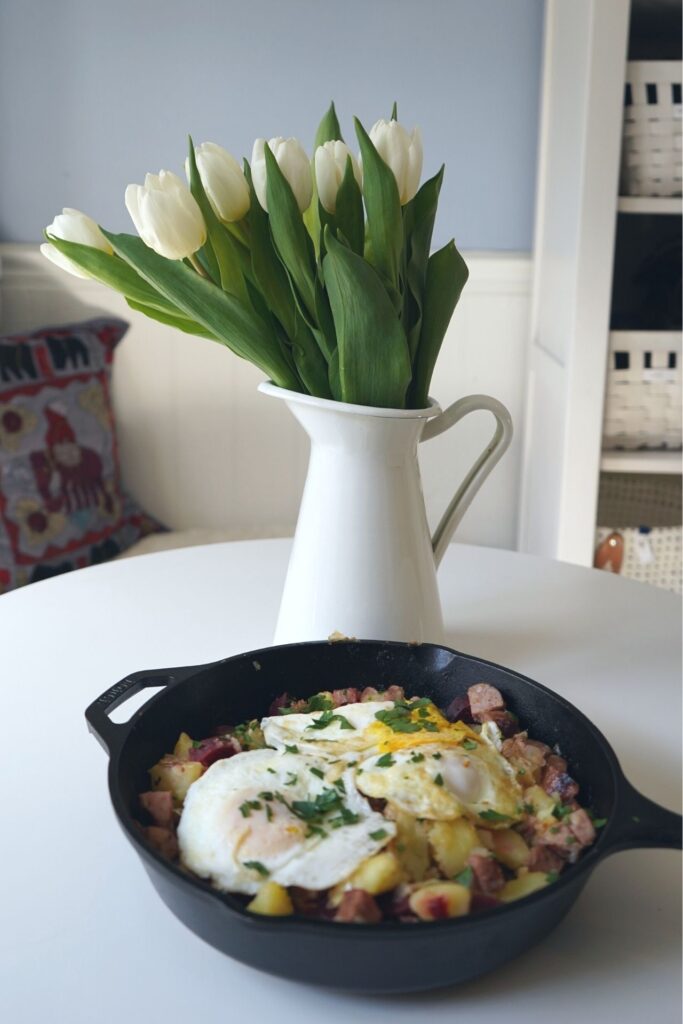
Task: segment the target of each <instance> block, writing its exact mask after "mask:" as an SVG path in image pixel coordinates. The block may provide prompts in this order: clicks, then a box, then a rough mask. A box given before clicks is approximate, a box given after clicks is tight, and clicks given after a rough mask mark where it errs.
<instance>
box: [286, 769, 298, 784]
mask: <svg viewBox="0 0 683 1024" xmlns="http://www.w3.org/2000/svg"><path fill="white" fill-rule="evenodd" d="M298 781H299V776H298V775H296V774H295V773H294V772H287V778H286V779H285V786H296V784H297V782H298Z"/></svg>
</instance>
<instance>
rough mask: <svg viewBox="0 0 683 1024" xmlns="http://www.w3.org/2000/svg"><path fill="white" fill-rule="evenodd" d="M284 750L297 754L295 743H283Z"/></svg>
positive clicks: (297, 749)
mask: <svg viewBox="0 0 683 1024" xmlns="http://www.w3.org/2000/svg"><path fill="white" fill-rule="evenodd" d="M285 752H286V753H287V754H298V753H299V748H298V747H297V745H296V743H285Z"/></svg>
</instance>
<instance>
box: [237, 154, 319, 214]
mask: <svg viewBox="0 0 683 1024" xmlns="http://www.w3.org/2000/svg"><path fill="white" fill-rule="evenodd" d="M268 147H269V149H270V151H271V153H272V154H273V156H274V157H275V159H276V160H277V162H278V167H279V168H280V170H281V171H282V173H283V175H284V176H285V178H286V179H287V181H288V182H289V186H290V188H291V190H292V192H293V193H294V198H295V199H296V201H297V205H298V207H299V210H300V211H301V213H303V212H304V210H307V209H308V207H309V206H310V205H311V199H312V198H313V181H312V179H311V165H310V163H309V160H308V157H307V155H306V151H305V150H304V148H303V147H302V146H301V145H300V143H299V142H297V140H296V139H283V138H281V137H280V136H278V137H277V138H275V139H270V141H269V142H268ZM265 149H266V140H265V139H257V140H256V142H255V143H254V149H253V151H252V154H251V177H252V181H253V182H254V191H255V192H256V195H257V198H258V201H259V203H260V204H261V206H262V207H263V209H264V210H268V202H267V197H266V154H265Z"/></svg>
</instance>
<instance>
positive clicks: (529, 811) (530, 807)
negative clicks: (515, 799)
mask: <svg viewBox="0 0 683 1024" xmlns="http://www.w3.org/2000/svg"><path fill="white" fill-rule="evenodd" d="M524 812H525V814H533V813H534V805H533V804H524Z"/></svg>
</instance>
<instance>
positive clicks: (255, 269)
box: [41, 104, 468, 409]
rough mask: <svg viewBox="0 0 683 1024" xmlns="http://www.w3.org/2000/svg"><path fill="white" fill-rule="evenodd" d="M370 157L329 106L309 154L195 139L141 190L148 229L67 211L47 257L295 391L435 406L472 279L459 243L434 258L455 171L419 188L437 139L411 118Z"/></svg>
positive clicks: (361, 135) (286, 147) (135, 208)
mask: <svg viewBox="0 0 683 1024" xmlns="http://www.w3.org/2000/svg"><path fill="white" fill-rule="evenodd" d="M355 128H356V134H357V137H358V142H359V145H360V158H359V159H358V160H356V159H355V158H354V156H353V155H352V153H351V152H350V150H349V148H348V147H347V145H346V144H345V142H344V141H343V139H342V136H341V131H340V128H339V122H338V120H337V115H336V112H335V109H334V104H332V105H331V106H330V109H329V110H328V111H327V113H326V114H325V116H324V117H323V119H322V121H321V123H320V126H319V128H318V132H317V135H316V139H315V147H314V156H313V160H312V161H310V160H309V158H308V156H307V154H306V153H305V151H304V150H303V148H302V147H301V146H300V144H299V143H298V142H297V141H296V139H283V138H275V139H271V140H270V141H269V142H266V140H265V139H257V141H256V142H255V144H254V149H253V154H252V160H251V165H250V164H249V163H248V162H247V161H246V160H245V161H244V168H243V169H242V168H241V167H240V165H239V164H238V163H237V161H236V160H235V159H234V158H233V157H232V156H231V155H230V154H229V153H228V152H226V151H225V150H224V149H222V148H221V147H220V146H217V145H215V144H214V143H210V142H205V143H203V144H202V145H200V146H197V147H196V148H195V146H194V144H193V143H192V140H191V139H190V146H189V155H188V158H187V161H186V165H185V171H186V176H187V180H188V183H189V187H188V185H186V184H185V183H184V182H183V181H182V180H181V179H180V178H179V177H177V176H176V175H175V174H172V173H171V172H170V171H161V172H160V173H159V174H158V175H156V174H148V175H147V176H146V179H145V183H144V185H129V186H128V188H127V189H126V197H125V201H126V206H127V208H128V211H129V213H130V216H131V218H132V220H133V223H134V225H135V227H136V229H137V232H138V235H139V237H137V236H135V235H128V234H112V233H110V232H108V231H105V230H104V229H102V228H100V227H99V226H98V225H97V224H96V223H95V221H93V220H92V219H91V218H90V217H88V216H86V215H85V214H83V213H80V212H79V211H77V210H73V209H65V210H64V211H63V213H62V214H60V215H59V216H58V217H56V218H55V220H54V221H53V222H52V224H50V225H49V227H48V228H47V229H46V238H47V243H46V244H44V245H43V246H42V247H41V248H42V251H43V253H44V255H45V256H47V257H48V258H49V259H51V260H52V261H53V262H55V263H57V264H58V265H59V266H61V267H62V268H63V269H65V270H68V271H70V272H71V273H74V274H77V275H80V276H83V277H93V278H96V279H97V280H98V281H101V282H102V283H103V284H106V285H108V286H109V287H111V288H114V289H116V290H117V291H119V292H121V293H122V294H123V295H124V296H125V298H126V301H127V302H128V304H129V306H131V307H132V308H133V309H135V310H138V311H139V312H141V313H144V314H145V315H146V316H149V317H151V318H152V319H154V320H159V321H161V322H162V323H164V324H169V325H170V326H172V327H176V328H178V329H179V330H181V331H186V332H187V333H189V334H196V335H199V336H200V337H204V338H210V339H212V340H214V341H217V342H220V343H221V344H223V345H225V346H227V347H228V348H229V349H231V350H232V351H233V352H234V353H236V354H237V355H238V356H241V357H242V358H244V359H248V360H249V361H250V362H252V363H254V364H255V365H256V366H258V367H260V369H261V370H263V371H264V373H266V374H267V375H268V377H269V378H270V379H271V380H272V381H273V383H275V384H277V385H279V386H280V387H283V388H287V389H289V390H292V391H298V392H303V393H308V394H311V395H315V396H316V397H319V398H331V399H335V400H337V401H341V402H351V403H354V404H359V405H371V406H380V407H384V408H396V409H403V408H423V407H424V406H426V405H427V395H428V389H429V383H430V379H431V376H432V371H433V369H434V365H435V363H436V358H437V355H438V352H439V349H440V346H441V343H442V341H443V337H444V334H445V331H446V328H447V326H448V323H449V321H450V319H451V315H452V313H453V310H454V309H455V306H456V303H457V301H458V299H459V297H460V293H461V291H462V288H463V286H464V284H465V282H466V280H467V274H468V271H467V267H466V265H465V262H464V260H463V259H462V257H461V255H460V254H459V252H458V251H457V249H456V247H455V244H454V243H453V242H452V241H451V242H449V243H448V244H447V245H446V246H444V247H443V248H442V249H440V250H439V251H438V252H435V253H433V254H431V255H430V243H431V237H432V229H433V226H434V218H435V215H436V208H437V202H438V198H439V191H440V188H441V182H442V178H443V170H444V169H443V167H442V168H441V170H440V171H439V172H438V174H436V175H435V176H434V177H433V178H430V179H429V180H428V181H426V182H425V183H424V184H423V185H422V186H421V187H420V175H421V171H422V144H421V140H420V133H419V130H418V129H414V130H413V132H412V133H411V134H409V133H408V132H407V131H406V129H405V128H404V127H403V126H402V125H401V124H400V123H399V121H398V120H397V118H396V108H395V106H394V110H393V112H392V117H391V119H390V120H388V121H386V120H381V121H378V122H377V123H376V124H375V125H374V127H373V128H372V130H371V131H370V133H369V134H368V133H367V132H366V131H365V129H364V128H363V126H362V124H361V123H360V122H359V121H358V120H356V121H355Z"/></svg>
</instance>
